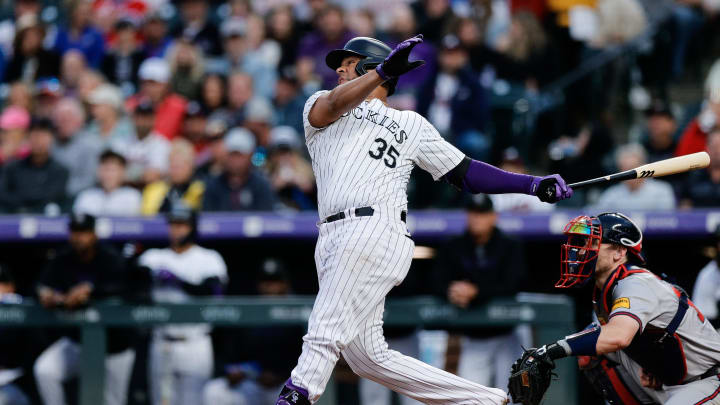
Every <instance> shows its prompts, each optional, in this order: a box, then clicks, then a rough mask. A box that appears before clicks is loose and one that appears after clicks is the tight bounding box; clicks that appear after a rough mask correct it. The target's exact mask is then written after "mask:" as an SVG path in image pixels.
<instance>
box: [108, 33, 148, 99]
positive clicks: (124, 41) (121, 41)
mask: <svg viewBox="0 0 720 405" xmlns="http://www.w3.org/2000/svg"><path fill="white" fill-rule="evenodd" d="M144 58H145V55H144V53H143V52H142V50H141V49H140V47H139V44H138V41H137V29H136V28H135V25H134V23H133V22H132V21H130V20H127V19H120V20H118V22H117V23H115V28H114V41H113V42H112V43H111V44H110V48H109V49H108V52H107V53H106V54H105V57H104V58H103V60H102V63H101V64H100V71H102V73H103V75H105V77H106V78H107V79H108V81H110V82H112V83H115V84H117V85H118V86H119V87H120V88H121V89H123V93H124V94H132V93H135V91H136V89H137V85H138V70H139V69H140V64H141V63H142V61H143V59H144Z"/></svg>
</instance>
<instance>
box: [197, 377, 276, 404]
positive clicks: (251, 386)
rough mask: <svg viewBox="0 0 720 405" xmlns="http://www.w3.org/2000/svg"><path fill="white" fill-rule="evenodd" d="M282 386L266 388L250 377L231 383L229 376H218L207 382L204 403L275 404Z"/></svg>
mask: <svg viewBox="0 0 720 405" xmlns="http://www.w3.org/2000/svg"><path fill="white" fill-rule="evenodd" d="M281 388H282V386H278V387H273V388H265V387H263V386H261V385H260V384H258V383H257V382H255V381H254V380H249V379H248V380H245V381H243V382H241V383H239V384H236V385H230V384H229V383H228V380H227V378H224V377H222V378H216V379H213V380H210V381H209V382H208V383H207V384H205V388H204V390H203V405H273V404H275V401H276V400H277V396H278V392H279V391H280V389H281Z"/></svg>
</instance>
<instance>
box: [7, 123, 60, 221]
mask: <svg viewBox="0 0 720 405" xmlns="http://www.w3.org/2000/svg"><path fill="white" fill-rule="evenodd" d="M55 131H56V129H55V126H54V125H53V124H52V122H51V121H49V120H35V121H33V122H32V123H31V124H30V130H29V134H28V144H29V145H30V154H29V155H28V156H27V157H26V158H24V159H21V160H16V161H13V162H11V163H10V164H8V165H7V166H5V168H4V169H3V171H2V174H0V212H5V213H22V212H34V213H43V212H44V213H46V214H49V215H57V214H59V213H60V210H61V209H62V207H63V206H64V204H65V203H66V194H65V190H66V188H67V181H68V171H67V169H66V168H64V167H63V166H62V165H60V164H59V163H58V162H57V161H56V160H55V159H53V157H52V144H53V138H54V137H55Z"/></svg>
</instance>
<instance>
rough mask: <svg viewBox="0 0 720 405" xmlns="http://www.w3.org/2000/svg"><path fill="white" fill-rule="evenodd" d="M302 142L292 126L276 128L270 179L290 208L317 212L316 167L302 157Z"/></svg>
mask: <svg viewBox="0 0 720 405" xmlns="http://www.w3.org/2000/svg"><path fill="white" fill-rule="evenodd" d="M302 148H303V144H302V139H301V138H300V135H299V134H298V132H297V131H295V129H294V128H292V127H286V126H281V127H275V128H273V130H272V132H271V134H270V154H269V158H268V163H267V170H268V177H269V178H270V184H272V187H273V190H275V192H276V193H277V195H278V197H279V198H280V200H282V202H283V203H284V204H285V205H287V206H288V207H292V208H295V209H298V210H314V209H317V201H316V196H315V177H314V176H313V171H312V166H310V163H309V162H308V161H307V160H305V158H303V156H302Z"/></svg>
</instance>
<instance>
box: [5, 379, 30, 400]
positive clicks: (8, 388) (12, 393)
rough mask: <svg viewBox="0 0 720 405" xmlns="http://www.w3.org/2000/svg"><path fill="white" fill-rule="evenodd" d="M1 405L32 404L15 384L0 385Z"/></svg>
mask: <svg viewBox="0 0 720 405" xmlns="http://www.w3.org/2000/svg"><path fill="white" fill-rule="evenodd" d="M0 405H30V400H29V399H28V397H27V396H26V395H25V393H24V392H22V390H21V389H20V388H18V387H17V386H16V385H15V384H12V383H11V384H5V385H3V386H2V387H0Z"/></svg>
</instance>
